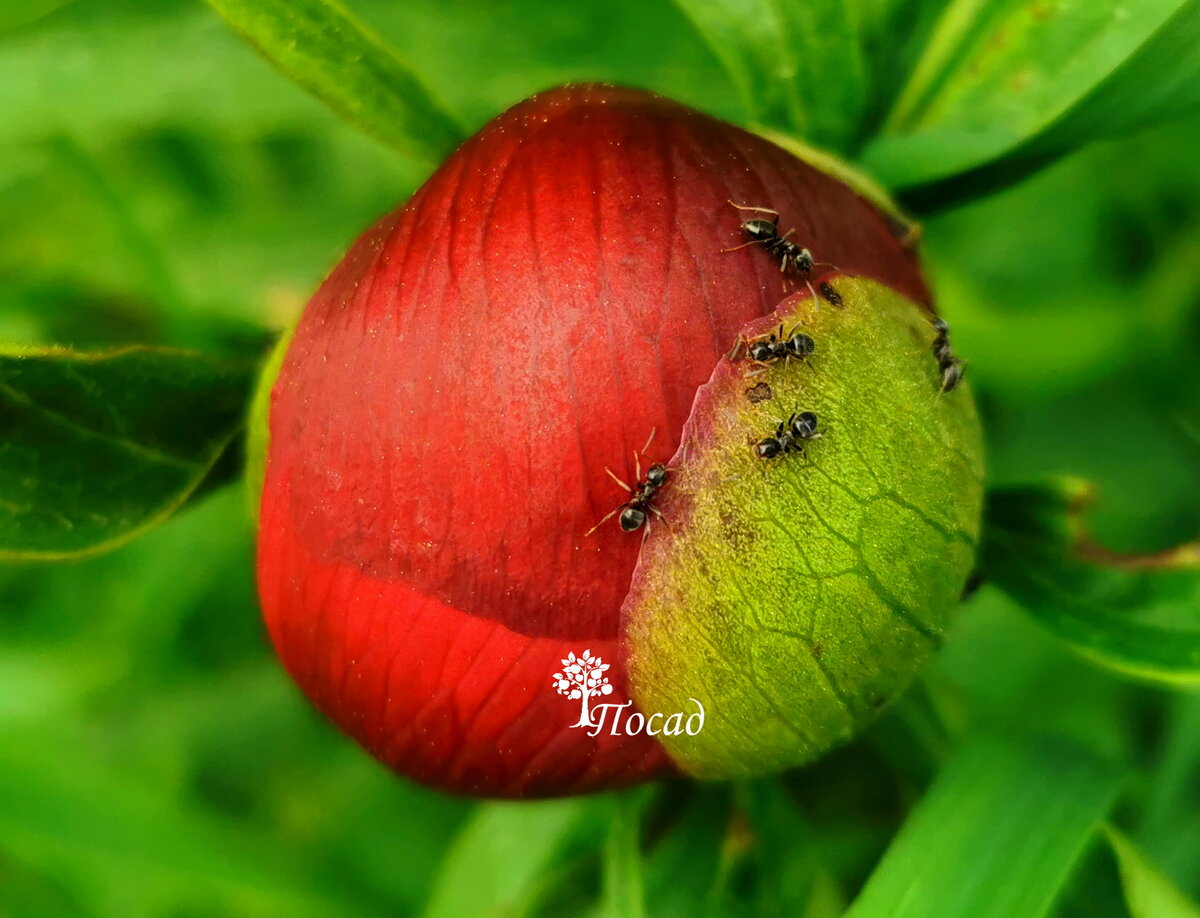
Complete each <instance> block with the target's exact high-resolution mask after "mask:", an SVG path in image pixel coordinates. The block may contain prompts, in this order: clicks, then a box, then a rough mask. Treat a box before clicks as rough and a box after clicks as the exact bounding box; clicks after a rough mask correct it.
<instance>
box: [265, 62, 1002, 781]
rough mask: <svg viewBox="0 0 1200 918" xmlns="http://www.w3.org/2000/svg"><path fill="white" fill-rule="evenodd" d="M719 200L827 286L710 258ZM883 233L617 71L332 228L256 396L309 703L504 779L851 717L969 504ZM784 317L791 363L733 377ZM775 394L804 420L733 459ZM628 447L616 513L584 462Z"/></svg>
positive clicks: (893, 666) (950, 546) (740, 766)
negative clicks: (266, 412)
mask: <svg viewBox="0 0 1200 918" xmlns="http://www.w3.org/2000/svg"><path fill="white" fill-rule="evenodd" d="M729 201H733V202H737V203H739V204H745V205H753V206H759V207H769V208H773V209H775V210H777V211H779V212H780V214H781V218H780V222H779V231H780V233H781V234H782V233H784V232H785V231H787V230H794V232H792V234H791V235H790V236H788V237H787V238H788V239H789V240H793V241H795V242H796V243H798V244H799V245H800V246H803V247H805V248H808V249H810V250H811V251H812V253H813V255H814V258H815V259H817V261H818V262H824V263H828V264H818V265H817V266H816V267H814V269H813V271H812V277H811V280H812V283H813V284H814V285H816V284H820V283H828V284H831V285H832V286H831V287H829V288H821V289H822V290H824V291H825V292H826V293H827V294H828V298H825V297H823V296H818V297H817V298H816V299H815V300H814V298H813V296H812V295H811V293H810V287H809V285H808V284H806V283H805V282H804V278H803V277H802V276H801V272H797V271H787V272H782V273H781V271H780V260H779V258H777V257H776V255H775V254H773V252H772V251H770V250H769V249H768V248H767V247H765V246H763V245H760V244H755V245H749V246H746V247H744V248H740V249H738V250H736V251H723V250H725V249H731V248H733V247H735V246H739V245H741V244H742V243H744V242H746V241H747V239H746V236H745V234H744V232H743V230H742V229H741V224H742V223H743V222H745V221H746V220H747V219H751V218H753V217H756V216H758V217H763V216H764V215H763V214H750V213H747V212H743V211H739V210H736V209H735V208H734V207H732V206H730V204H729V203H728V202H729ZM765 218H767V219H769V218H770V215H765ZM893 225H894V224H893V223H891V222H890V221H889V218H888V217H887V216H886V215H885V214H883V213H882V212H881V211H880V210H878V209H877V208H876V207H875V206H873V205H872V204H870V203H868V202H867V200H865V199H864V198H863V197H862V196H860V195H859V194H858V193H856V192H855V191H853V190H852V189H851V188H849V187H847V186H846V185H844V184H842V183H841V182H839V181H838V180H836V179H834V178H832V177H830V176H828V175H826V174H824V173H822V172H820V171H818V170H816V169H815V168H813V167H811V166H809V165H807V164H806V163H804V162H801V161H800V160H798V159H796V158H795V157H794V156H792V155H791V154H789V153H787V152H785V151H784V150H782V149H780V148H779V147H778V146H776V145H774V144H772V143H770V142H769V141H767V140H764V139H762V138H760V137H757V136H755V135H752V134H749V133H746V132H745V131H742V130H739V129H738V128H735V127H732V126H730V125H728V124H724V123H722V122H719V121H716V120H714V119H712V118H709V117H707V116H704V115H701V114H699V113H696V112H693V111H690V110H688V109H685V108H682V107H681V106H679V105H677V104H675V103H672V102H670V101H668V100H665V99H662V98H660V97H657V96H653V95H649V94H647V93H643V92H637V91H631V90H621V89H614V88H610V87H598V86H581V87H570V88H564V89H559V90H554V91H551V92H547V93H544V94H542V95H539V96H536V97H534V98H533V99H530V100H528V101H526V102H524V103H521V104H520V105H518V106H516V107H515V108H513V109H511V110H510V111H508V112H506V113H505V114H503V115H501V116H500V117H499V118H497V119H496V120H495V121H493V122H492V123H490V124H489V125H487V126H486V127H485V128H484V129H483V130H482V131H480V133H479V134H477V135H476V136H475V137H473V138H472V139H471V140H469V141H468V142H467V143H466V144H464V146H463V147H462V148H461V149H460V150H459V151H458V152H456V153H455V154H454V155H453V156H452V157H451V158H450V159H449V160H447V161H446V163H445V164H443V165H442V167H441V168H440V169H439V170H438V171H437V172H436V173H435V174H434V175H433V176H432V177H431V178H430V179H429V181H428V182H427V183H426V184H425V185H424V186H423V187H422V188H421V189H420V190H419V191H418V192H417V193H416V194H415V195H414V196H413V197H412V199H411V200H410V201H409V202H408V203H407V204H405V205H404V206H403V207H401V208H400V209H399V210H397V211H395V212H393V213H392V214H390V215H389V216H387V217H385V218H384V219H383V220H381V221H380V222H379V223H377V224H376V225H375V226H374V227H373V228H371V229H370V230H368V232H367V233H366V234H365V235H364V236H363V237H362V238H361V239H360V240H359V241H358V242H357V243H356V244H355V245H354V247H353V248H352V249H351V250H350V252H349V254H348V255H347V256H346V258H345V259H344V260H343V261H342V263H341V264H340V265H339V266H338V267H337V268H336V269H335V270H334V271H333V273H332V274H331V275H330V277H329V278H328V279H327V280H326V282H325V283H324V285H323V286H322V287H321V289H320V290H319V291H318V292H317V294H316V296H314V298H313V300H312V301H311V302H310V303H309V305H308V307H307V309H306V310H305V312H304V314H303V316H302V318H301V320H300V322H299V324H298V326H297V328H296V330H295V334H294V336H293V338H292V340H291V342H290V344H289V345H288V349H287V354H286V358H285V359H284V361H283V365H282V369H281V371H280V374H279V377H278V380H277V381H276V383H275V386H274V389H273V393H272V399H271V407H270V438H269V446H268V453H267V456H268V461H267V468H266V476H265V483H264V488H263V496H262V503H261V516H260V519H261V532H260V539H259V589H260V593H261V597H262V603H263V608H264V613H265V616H266V621H267V625H268V627H269V630H270V633H271V637H272V639H273V641H274V643H275V646H276V648H277V650H278V652H279V654H280V656H281V658H282V659H283V662H284V663H285V665H286V666H287V668H288V670H289V671H290V672H291V674H292V675H293V677H294V678H295V679H296V681H297V682H298V683H299V684H300V686H301V687H302V688H303V690H304V691H305V692H306V694H308V696H309V697H310V698H311V699H312V700H313V701H314V702H315V703H316V705H317V706H318V707H319V708H320V709H321V710H322V711H324V712H325V713H326V714H327V715H328V716H329V717H330V718H331V719H332V720H334V721H335V722H336V723H337V724H338V725H339V726H341V727H342V729H344V730H345V731H346V732H347V733H349V734H350V735H351V736H353V737H354V738H355V739H356V740H358V741H359V742H360V743H362V744H363V745H364V746H365V747H366V748H367V749H369V750H370V751H371V753H372V754H373V755H375V756H377V757H378V758H380V759H381V760H382V761H384V762H385V763H387V764H388V765H389V766H391V767H392V768H395V769H396V770H397V771H399V772H401V773H403V774H406V775H409V776H411V777H413V778H415V779H417V780H419V781H423V782H425V783H428V784H432V785H435V786H438V787H442V788H446V789H450V790H455V791H459V792H466V793H477V794H487V795H495V796H544V795H554V794H565V793H576V792H584V791H589V790H595V789H600V788H605V787H613V786H618V785H622V784H630V783H634V782H637V781H641V780H645V779H648V778H652V777H656V776H664V775H671V774H678V773H684V774H691V775H698V776H710V777H726V776H732V775H741V774H754V773H761V772H766V771H770V770H774V769H780V768H784V767H787V766H790V765H795V764H799V763H802V762H805V761H808V760H810V759H812V758H814V757H815V756H817V755H819V754H820V753H821V752H823V751H824V750H826V749H828V748H830V747H831V746H832V745H834V744H836V743H838V742H841V741H844V740H845V739H846V738H848V737H849V736H851V735H852V734H853V733H854V731H855V730H856V729H858V728H859V727H860V726H861V725H862V724H864V723H865V722H867V721H868V720H869V719H870V717H871V716H873V714H874V713H875V712H876V711H877V710H878V709H879V707H880V706H881V705H882V704H884V703H885V702H886V701H887V700H888V699H889V698H892V697H894V696H895V695H896V694H897V693H898V692H899V691H900V690H901V689H902V688H903V687H904V685H905V684H906V683H907V682H908V681H909V679H910V678H911V676H912V675H913V673H914V672H915V671H916V670H917V668H918V667H919V666H920V664H921V663H922V662H923V661H924V660H925V659H926V658H927V657H928V656H929V654H930V653H931V652H932V650H933V649H934V648H935V647H936V645H937V643H938V641H939V640H940V636H941V634H942V632H943V630H944V628H945V625H946V620H947V616H948V614H949V612H950V610H951V609H952V608H953V606H954V604H955V602H956V599H957V596H958V595H959V592H960V591H961V588H962V585H963V582H964V580H965V578H966V575H967V573H968V571H969V568H970V566H971V563H972V558H973V550H974V545H975V541H976V538H977V535H978V523H979V513H980V502H981V484H980V481H981V467H980V465H981V463H980V455H981V445H980V436H979V430H978V425H977V421H976V417H975V411H974V407H973V404H972V401H971V396H970V392H969V389H968V387H967V385H966V384H965V383H964V384H962V385H959V386H957V387H956V388H954V389H953V391H949V392H946V393H944V394H943V393H941V392H940V391H939V390H940V388H941V385H942V379H943V376H942V373H943V371H944V369H945V361H944V360H943V361H942V364H943V366H941V367H939V360H938V359H937V358H935V356H934V355H933V354H931V345H932V344H933V343H934V341H935V337H936V335H935V330H934V329H933V327H932V326H931V320H932V318H933V316H932V313H931V311H930V308H929V305H928V302H929V298H928V293H927V291H926V288H925V285H924V283H923V281H922V279H921V275H920V272H919V269H918V267H917V265H916V263H915V260H914V258H913V257H912V255H911V253H910V252H909V251H908V250H906V248H905V246H904V245H903V243H902V241H901V240H900V239H898V238H897V237H896V235H895V234H894V232H893V230H892V229H891V227H892V226H893ZM785 288H786V289H785ZM814 289H815V288H814ZM839 297H840V299H841V303H840V305H834V302H833V301H835V300H837V299H838V298H839ZM781 324H782V325H783V326H784V328H785V330H787V331H789V332H790V330H791V329H792V328H793V327H794V326H799V327H801V328H802V329H803V330H804V332H805V333H806V334H808V335H809V336H811V338H812V341H813V344H814V345H815V349H814V352H813V353H812V354H811V355H808V356H805V357H802V358H784V359H780V360H776V361H771V362H767V363H763V364H761V365H760V364H757V363H755V362H754V361H752V360H751V359H750V358H749V357H748V356H747V354H746V353H745V350H746V348H745V345H746V343H747V342H750V341H753V340H754V339H756V338H762V339H764V340H766V339H768V338H769V335H770V334H771V333H772V332H777V331H778V329H779V327H780V325H781ZM739 341H740V342H741V344H740V345H738V347H737V348H734V345H735V343H737V342H739ZM731 353H732V357H731ZM804 411H811V412H813V413H814V414H815V415H816V418H817V419H818V420H816V421H815V425H816V426H811V425H810V426H808V427H805V426H804V425H803V424H801V426H800V428H799V429H800V432H801V433H802V434H804V435H805V439H803V442H801V441H800V440H796V441H794V442H793V443H792V444H791V445H790V447H789V449H787V450H785V451H784V453H783V454H781V455H778V456H775V457H773V458H769V459H768V458H761V457H760V456H759V455H758V454H757V453H756V451H755V446H754V444H755V443H756V442H757V441H759V440H762V439H764V438H769V437H771V436H773V435H774V434H775V433H776V432H777V429H778V426H779V423H780V422H781V421H786V420H788V419H789V417H790V416H791V415H793V414H796V413H799V412H804ZM805 423H808V422H805ZM643 449H644V452H642V453H641V454H640V456H639V457H638V459H637V460H635V457H634V453H635V451H641V450H643ZM652 464H661V465H663V466H665V470H664V471H663V473H662V474H663V476H664V478H665V480H664V481H663V483H662V486H661V487H660V488H657V489H656V491H655V493H654V494H653V496H652V499H650V500H647V501H642V502H638V501H634V507H633V509H635V510H640V511H642V516H643V517H645V524H642V525H639V526H638V527H636V528H633V529H632V531H626V528H627V524H629V523H635V522H638V519H637V514H636V513H634V514H632V515H631V516H630V517H628V518H627V515H625V514H621V515H618V516H613V517H612V518H609V519H604V517H605V516H606V514H609V513H610V511H612V510H614V509H615V508H618V506H619V505H621V504H623V503H624V502H627V501H629V500H630V497H631V495H630V494H629V493H628V492H626V491H624V490H623V489H622V488H621V487H620V486H619V485H618V484H617V483H616V482H615V481H614V480H613V478H612V477H611V476H610V475H609V473H608V472H607V471H606V468H607V469H611V471H612V472H613V473H614V474H615V475H616V476H617V477H619V478H621V479H623V480H624V481H625V482H626V483H628V484H629V485H631V486H634V487H636V486H637V485H638V484H639V483H640V480H648V479H647V470H648V469H649V467H650V466H651V465H652ZM639 470H640V474H641V479H640V480H639V479H638V472H639ZM602 520H603V522H601V521H602ZM598 522H599V523H600V525H597V523H598ZM593 527H594V531H593ZM634 727H636V728H637V729H633V728H634ZM676 728H677V729H676Z"/></svg>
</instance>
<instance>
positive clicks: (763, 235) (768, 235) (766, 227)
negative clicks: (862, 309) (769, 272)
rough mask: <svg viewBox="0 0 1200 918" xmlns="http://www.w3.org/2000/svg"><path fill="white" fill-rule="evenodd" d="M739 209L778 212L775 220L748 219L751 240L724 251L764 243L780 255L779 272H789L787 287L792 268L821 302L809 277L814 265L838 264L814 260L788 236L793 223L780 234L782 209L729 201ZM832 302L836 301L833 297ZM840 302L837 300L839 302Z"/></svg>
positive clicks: (744, 229) (744, 227) (746, 227)
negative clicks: (780, 210) (780, 213)
mask: <svg viewBox="0 0 1200 918" xmlns="http://www.w3.org/2000/svg"><path fill="white" fill-rule="evenodd" d="M729 203H730V204H732V205H733V206H734V207H736V208H737V209H738V210H750V211H755V212H757V213H763V214H774V215H775V219H774V220H765V219H763V218H762V217H754V218H752V219H750V220H747V221H745V222H744V223H743V224H742V225H741V227H740V229H741V231H742V232H743V233H745V234H746V235H747V236H748V237H749V242H743V243H742V244H741V245H735V246H734V247H733V248H731V249H722V250H721V251H723V252H736V251H737V250H738V249H744V248H746V246H748V245H761V246H762V247H763V248H764V249H766V250H767V251H768V252H769V253H770V254H771V255H772V256H773V257H775V258H778V259H779V273H780V274H782V275H784V276H785V279H784V288H785V289H786V288H787V280H786V275H787V274H788V272H789V271H790V272H791V273H793V274H795V275H796V276H797V277H799V278H800V279H801V280H802V281H804V285H805V286H806V287H808V292H809V293H811V294H812V298H813V303H814V304H815V303H816V302H817V291H816V290H814V289H813V285H812V281H811V280H809V275H811V274H812V269H813V268H814V267H816V266H817V265H826V266H828V267H831V268H832V267H836V266H835V265H832V264H830V263H829V262H827V261H813V256H812V252H810V251H809V250H808V249H806V248H802V247H801V246H798V245H796V243H794V242H792V240H791V239H789V238H788V237H789V236H791V235H792V233H794V232H795V231H796V230H795V228H794V227H793V228H792V229H790V230H788V231H787V232H786V233H784V234H783V235H782V236H780V235H779V211H777V210H771V208H769V207H753V206H750V205H747V204H735V203H734V202H733V201H730V202H729ZM839 299H840V297H839ZM830 302H833V301H832V300H830ZM835 305H836V304H835Z"/></svg>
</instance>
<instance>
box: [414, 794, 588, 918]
mask: <svg viewBox="0 0 1200 918" xmlns="http://www.w3.org/2000/svg"><path fill="white" fill-rule="evenodd" d="M599 813H600V810H599V809H598V807H597V801H596V800H595V799H588V798H582V799H570V800H548V801H537V802H520V803H483V804H480V805H479V806H478V807H477V808H476V810H475V812H474V814H473V815H472V816H471V818H470V819H469V820H468V822H467V824H466V825H465V826H464V827H463V829H462V830H461V831H460V833H459V835H458V837H457V838H456V839H455V841H454V842H453V844H452V845H451V846H450V848H449V850H448V851H447V852H446V854H445V856H444V857H443V859H442V866H441V869H440V870H439V871H438V873H437V875H436V876H435V877H434V879H433V883H432V892H431V893H430V896H429V902H428V903H427V904H426V906H425V910H424V912H423V913H422V914H423V916H424V918H459V916H461V915H472V916H476V918H500V916H503V918H510V916H515V915H522V914H526V913H527V911H528V908H529V906H530V905H531V904H532V902H533V901H534V900H536V898H537V896H538V894H539V893H540V892H542V891H543V889H542V887H543V883H544V881H545V878H546V874H547V873H549V872H550V870H551V868H552V867H553V866H554V865H555V864H556V863H557V861H558V860H559V858H560V857H561V856H562V854H563V852H564V851H565V850H566V849H567V848H568V847H569V846H570V844H571V843H572V842H573V841H574V840H575V839H576V838H578V837H579V836H580V835H582V834H583V832H584V830H585V829H586V828H588V827H589V826H590V827H592V828H598V825H597V823H598V816H599Z"/></svg>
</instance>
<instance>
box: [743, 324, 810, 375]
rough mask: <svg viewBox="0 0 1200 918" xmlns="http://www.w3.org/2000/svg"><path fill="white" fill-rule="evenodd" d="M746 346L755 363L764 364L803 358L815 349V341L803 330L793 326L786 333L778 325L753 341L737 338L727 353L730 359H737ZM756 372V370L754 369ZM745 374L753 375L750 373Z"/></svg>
mask: <svg viewBox="0 0 1200 918" xmlns="http://www.w3.org/2000/svg"><path fill="white" fill-rule="evenodd" d="M743 347H745V348H746V353H747V354H748V355H749V357H750V359H751V360H753V361H754V362H755V363H758V364H763V365H764V367H765V365H766V364H771V363H775V362H776V361H779V360H787V359H789V358H791V359H793V360H803V359H804V358H805V357H809V356H811V355H812V353H813V351H815V350H816V349H817V343H816V342H815V341H813V339H812V338H811V337H810V336H809V335H806V334H805V333H804V332H801V331H797V330H796V329H795V328H793V329H792V330H791V331H790V332H789V333H787V334H786V335H785V334H784V331H783V326H782V325H780V326H779V331H777V332H771V334H769V335H767V336H766V337H764V338H756V339H754V340H753V341H746V339H744V338H739V339H738V340H737V343H736V344H735V345H734V346H733V351H732V352H731V353H730V355H729V359H730V360H738V359H740V358H741V355H742V348H743ZM755 372H758V371H755ZM747 375H754V373H750V374H747Z"/></svg>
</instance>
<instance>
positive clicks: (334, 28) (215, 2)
mask: <svg viewBox="0 0 1200 918" xmlns="http://www.w3.org/2000/svg"><path fill="white" fill-rule="evenodd" d="M207 2H208V4H209V6H211V7H212V8H213V9H214V10H216V11H217V12H218V13H219V14H220V15H221V16H222V17H223V18H224V19H225V21H226V22H228V23H229V25H230V27H231V28H232V29H233V30H234V31H235V32H237V33H238V34H239V35H241V36H242V37H243V38H244V39H246V41H247V42H249V43H250V44H251V45H253V46H254V47H255V48H256V49H257V50H258V51H259V53H260V54H262V55H263V57H265V58H266V59H267V60H268V61H270V63H271V64H272V65H273V66H274V67H275V68H276V69H277V70H279V71H280V72H281V73H282V74H284V76H286V77H288V78H289V79H291V80H293V81H294V82H296V83H298V84H299V85H300V86H302V87H304V88H305V89H307V90H308V91H309V92H311V93H312V94H313V95H315V96H316V97H317V98H319V99H321V100H322V101H323V102H325V103H326V104H327V105H328V106H329V107H330V108H332V109H333V110H334V111H336V112H337V113H338V114H339V115H341V116H342V117H343V118H345V119H346V120H347V121H349V122H350V123H351V124H354V125H356V126H357V127H359V128H361V129H362V130H364V131H366V132H367V133H369V134H373V135H374V136H375V137H377V138H379V139H380V140H382V141H384V142H385V143H388V144H391V145H392V146H393V147H395V148H396V149H397V150H399V151H400V152H401V153H403V154H405V155H407V156H412V157H414V158H417V159H421V160H425V161H428V162H430V163H434V164H436V163H438V162H441V160H442V159H443V158H444V157H445V156H446V155H447V154H448V153H449V152H450V151H451V150H453V149H454V147H455V146H457V144H458V143H459V141H460V140H461V139H462V131H461V130H460V129H459V127H458V125H456V124H455V123H454V121H453V119H451V118H450V116H449V115H447V114H446V113H445V112H444V111H443V110H442V108H441V106H440V104H439V103H438V102H437V101H435V100H434V98H433V96H432V95H431V94H430V92H429V91H428V90H427V89H426V88H425V87H424V86H423V85H422V84H421V82H420V81H419V80H418V79H417V78H416V77H415V76H414V75H413V74H412V72H411V71H410V70H409V69H408V67H407V66H406V65H405V64H404V63H403V62H402V61H401V60H400V59H399V58H398V57H397V56H396V53H395V52H394V51H393V50H392V49H391V48H390V47H388V45H387V44H386V43H385V42H384V41H383V39H382V38H380V37H379V36H378V35H376V34H375V33H374V32H372V31H371V30H370V29H368V28H367V26H366V25H364V24H363V23H362V22H360V21H359V20H358V19H356V18H355V17H354V16H353V15H352V14H351V13H350V11H349V10H347V9H346V8H345V7H343V6H342V5H341V4H340V3H338V2H336V0H207Z"/></svg>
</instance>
